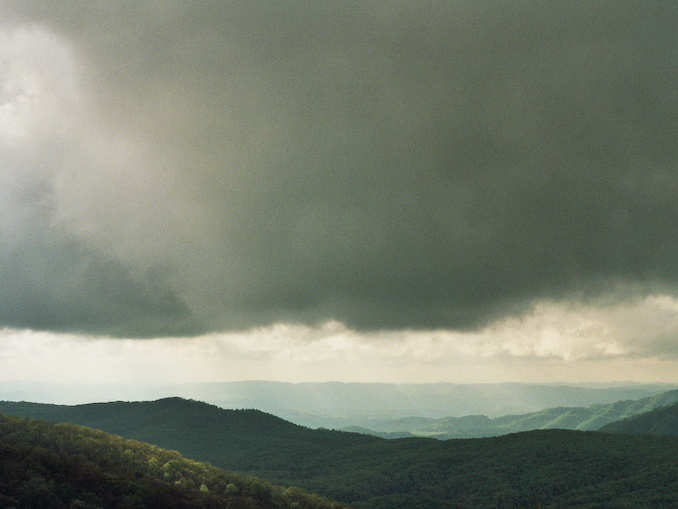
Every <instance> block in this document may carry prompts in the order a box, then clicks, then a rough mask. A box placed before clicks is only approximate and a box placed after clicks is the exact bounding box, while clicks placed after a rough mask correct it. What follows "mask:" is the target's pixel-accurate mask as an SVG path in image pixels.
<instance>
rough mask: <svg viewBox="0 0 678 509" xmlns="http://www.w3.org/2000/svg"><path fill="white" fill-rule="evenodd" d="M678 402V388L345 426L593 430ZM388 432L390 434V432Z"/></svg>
mask: <svg viewBox="0 0 678 509" xmlns="http://www.w3.org/2000/svg"><path fill="white" fill-rule="evenodd" d="M676 402H678V390H673V391H667V392H663V393H661V394H657V395H655V396H650V397H646V398H641V399H638V400H624V401H617V402H615V403H609V404H605V405H601V404H598V405H591V406H589V407H557V408H546V409H544V410H540V411H539V412H531V413H527V414H522V415H506V416H502V417H497V418H494V419H492V418H489V417H487V416H484V415H471V416H465V417H446V418H444V419H426V418H422V417H416V418H414V417H413V418H407V419H397V420H393V421H387V422H384V423H382V424H380V425H375V426H374V427H373V428H369V429H366V428H345V429H346V430H350V431H359V432H361V433H369V434H373V435H375V436H381V437H385V438H390V437H394V438H398V436H397V435H398V434H401V435H402V434H403V433H408V434H410V435H411V436H424V437H432V438H438V439H442V440H446V439H450V438H481V437H490V436H499V435H506V434H508V433H517V432H520V431H530V430H534V429H572V430H580V431H592V430H596V429H599V428H600V427H601V426H604V425H606V424H609V423H612V422H614V421H618V420H621V419H625V418H628V417H631V416H633V415H637V414H641V413H644V412H648V411H650V410H652V409H654V408H658V407H662V406H666V405H669V404H672V403H676ZM389 434H392V435H391V436H389Z"/></svg>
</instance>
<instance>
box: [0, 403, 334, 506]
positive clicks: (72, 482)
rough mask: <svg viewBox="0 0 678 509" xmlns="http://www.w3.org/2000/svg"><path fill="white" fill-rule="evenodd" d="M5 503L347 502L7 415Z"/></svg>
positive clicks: (0, 487)
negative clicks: (333, 500)
mask: <svg viewBox="0 0 678 509" xmlns="http://www.w3.org/2000/svg"><path fill="white" fill-rule="evenodd" d="M0 507H3V508H10V507H15V508H36V509H52V508H54V509H59V508H82V509H84V508H91V509H94V508H121V509H122V508H128V509H144V508H158V509H161V508H162V509H173V508H177V509H179V508H195V509H199V508H219V507H229V508H233V509H237V508H242V509H255V508H261V509H263V508H281V509H292V508H299V507H307V508H317V509H322V508H325V509H338V508H340V507H342V506H341V505H340V504H335V503H332V502H330V501H328V500H325V499H322V498H321V497H318V496H315V495H311V494H306V493H304V492H303V491H302V490H300V489H298V488H287V489H285V488H282V487H277V486H273V485H271V484H269V483H267V482H264V481H261V480H259V479H255V478H252V477H245V476H242V475H238V474H234V473H230V472H226V471H224V470H221V469H217V468H215V467H212V466H210V465H208V464H205V463H199V462H197V461H192V460H188V459H185V458H184V457H182V456H181V455H180V454H179V453H178V452H175V451H168V450H163V449H160V448H158V447H156V446H152V445H149V444H145V443H141V442H137V441H134V440H127V439H123V438H120V437H118V436H114V435H110V434H108V433H104V432H102V431H98V430H94V429H90V428H86V427H83V426H77V425H74V424H54V423H50V422H47V421H44V420H40V419H32V418H20V417H6V416H3V415H0Z"/></svg>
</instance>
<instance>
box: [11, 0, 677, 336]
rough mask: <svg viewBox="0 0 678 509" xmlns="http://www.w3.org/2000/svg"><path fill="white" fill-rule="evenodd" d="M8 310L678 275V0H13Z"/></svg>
mask: <svg viewBox="0 0 678 509" xmlns="http://www.w3.org/2000/svg"><path fill="white" fill-rule="evenodd" d="M0 19H1V20H2V21H1V22H0V149H1V150H0V165H1V166H2V172H1V174H0V179H1V180H2V186H0V195H1V198H2V204H1V205H0V225H1V226H2V232H1V233H2V235H1V236H0V253H2V260H3V262H2V266H1V267H0V281H1V282H0V323H1V324H4V325H8V326H11V327H16V328H22V327H26V328H33V329H43V330H58V331H70V332H87V333H91V334H108V335H113V336H126V337H149V336H159V335H165V336H167V335H185V334H189V335H190V334H200V333H204V332H209V331H219V330H236V329H243V328H249V327H254V326H261V325H267V324H271V323H276V322H281V321H284V322H299V323H306V324H317V323H323V322H325V321H328V320H337V321H339V322H341V323H344V324H346V325H347V326H349V327H351V328H354V329H362V330H379V329H400V328H406V329H435V328H450V329H459V330H467V329H475V328H479V327H483V326H485V325H487V324H490V323H492V322H493V321H495V320H498V319H501V318H504V317H507V316H519V315H521V314H522V313H524V312H525V311H527V310H529V309H530V307H531V306H532V305H533V304H534V303H535V302H536V301H539V300H543V299H551V300H556V301H557V300H567V299H572V300H582V299H583V300H585V301H586V300H600V299H612V300H613V301H617V300H619V299H627V298H634V297H641V296H645V295H647V294H650V293H653V292H654V293H656V292H663V293H665V294H667V295H675V294H676V288H677V287H676V283H677V276H678V240H676V239H678V237H676V235H675V232H676V231H678V171H676V170H677V169H678V164H677V163H678V145H676V143H675V140H676V139H678V124H677V123H676V122H675V119H676V118H678V111H676V110H677V109H678V89H677V88H676V86H675V83H677V82H678V65H676V61H677V57H678V53H677V50H676V48H678V33H676V30H675V26H676V25H677V23H678V7H676V6H674V5H672V4H671V3H667V2H653V1H649V2H643V3H640V2H623V1H622V2H618V1H616V2H605V1H603V2H595V3H590V2H581V3H543V2H528V1H524V2H513V3H511V4H506V3H505V2H492V1H485V2H475V1H473V2H471V1H468V2H466V1H461V2H444V3H424V4H417V5H415V4H412V3H408V2H402V3H401V2H367V3H359V4H355V3H348V2H318V1H313V2H271V3H261V2H257V3H249V2H242V3H239V2H225V3H221V2H219V3H213V2H205V3H201V2H189V3H187V2H169V1H168V2H144V3H138V2H130V3H127V2H116V3H114V4H110V5H105V6H103V5H101V4H84V5H83V4H81V3H77V2H72V3H66V2H60V3H55V4H54V5H51V4H46V3H44V2H31V1H25V2H4V3H3V4H2V5H1V6H0Z"/></svg>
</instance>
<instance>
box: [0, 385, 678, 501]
mask: <svg viewBox="0 0 678 509" xmlns="http://www.w3.org/2000/svg"><path fill="white" fill-rule="evenodd" d="M12 405H14V407H13V408H14V410H15V413H19V412H22V413H33V414H38V413H39V414H41V415H42V416H43V417H46V416H47V414H49V413H52V415H53V417H52V418H55V419H56V418H58V419H60V420H70V421H73V422H79V423H81V424H84V423H85V421H87V422H88V423H90V425H92V424H93V423H96V424H97V425H98V426H100V427H104V429H107V430H108V431H112V432H115V433H118V434H121V435H123V436H126V437H132V436H133V437H135V438H141V437H143V438H142V439H143V440H145V441H149V442H151V443H153V444H155V445H157V446H160V447H165V448H170V449H176V450H178V451H180V452H181V453H182V454H184V455H186V456H187V457H191V458H195V459H199V460H201V461H209V462H210V463H212V464H214V465H216V466H219V467H222V468H226V469H228V470H233V471H236V472H239V473H241V474H249V475H256V476H258V477H261V478H264V479H266V480H267V481H270V482H274V483H276V484H282V485H295V486H301V487H302V488H304V489H307V490H309V491H312V492H314V493H320V494H322V495H323V496H327V497H330V498H332V499H335V500H339V501H341V502H344V503H347V504H350V505H353V506H355V507H366V508H384V509H385V508H394V507H398V508H403V509H406V508H426V509H448V508H456V507H480V508H482V507H488V508H489V507H588V508H592V507H600V508H602V507H605V508H609V507H639V506H640V507H642V506H651V507H677V506H678V437H666V436H661V437H659V436H642V437H638V436H634V437H629V436H625V435H614V434H606V433H597V432H580V431H566V430H543V431H531V432H524V433H517V434H510V435H505V436H501V437H493V438H482V439H468V440H447V441H440V440H432V439H426V438H407V439H396V440H384V439H380V438H377V437H370V436H365V435H359V434H354V433H342V432H337V431H328V430H311V429H307V428H303V427H301V426H297V425H294V424H292V423H289V422H286V421H284V420H282V419H279V418H276V417H274V416H271V415H268V414H264V413H262V412H259V411H252V410H243V411H235V410H224V409H220V408H217V407H213V406H211V405H207V404H205V403H199V402H195V401H186V400H181V399H178V398H172V399H166V400H160V401H155V402H146V403H122V402H117V403H103V404H95V405H81V406H75V407H58V406H56V407H55V406H50V405H35V404H25V403H24V404H19V403H14V404H8V403H3V404H2V406H0V411H2V412H5V413H8V408H9V406H12Z"/></svg>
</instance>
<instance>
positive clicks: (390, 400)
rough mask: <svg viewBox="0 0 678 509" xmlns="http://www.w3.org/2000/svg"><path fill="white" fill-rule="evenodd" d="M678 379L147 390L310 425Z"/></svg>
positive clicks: (628, 393) (462, 411)
mask: <svg viewBox="0 0 678 509" xmlns="http://www.w3.org/2000/svg"><path fill="white" fill-rule="evenodd" d="M669 389H678V386H663V385H649V384H648V385H639V384H628V385H609V386H599V385H596V386H586V385H584V386H575V385H567V384H558V385H555V384H554V385H550V384H521V383H497V384H451V383H435V384H387V383H339V382H326V383H298V384H292V383H283V382H265V381H247V382H229V383H214V384H186V385H178V386H171V387H161V388H157V389H155V390H153V391H148V393H149V399H158V398H163V397H168V396H180V397H183V398H187V399H195V400H199V401H206V402H208V403H212V404H213V405H217V406H220V407H222V408H256V409H258V410H262V411H264V412H267V413H271V414H274V415H277V416H280V417H282V418H283V419H286V420H288V421H291V422H294V423H296V424H301V425H304V426H309V427H314V428H316V427H324V428H342V427H345V426H364V427H368V428H371V427H372V425H373V424H374V423H376V422H383V421H384V420H391V419H397V418H403V417H411V416H415V417H426V418H444V417H449V416H454V417H463V416H466V415H480V414H482V415H487V416H489V417H498V416H502V415H508V414H522V413H527V412H534V411H539V410H542V409H544V408H549V407H556V406H563V407H576V406H589V405H593V404H607V403H613V402H615V401H619V400H628V399H639V398H644V397H648V396H652V395H655V394H657V393H660V392H664V391H667V390H669Z"/></svg>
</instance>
